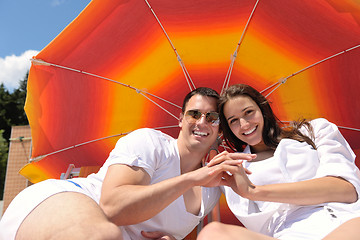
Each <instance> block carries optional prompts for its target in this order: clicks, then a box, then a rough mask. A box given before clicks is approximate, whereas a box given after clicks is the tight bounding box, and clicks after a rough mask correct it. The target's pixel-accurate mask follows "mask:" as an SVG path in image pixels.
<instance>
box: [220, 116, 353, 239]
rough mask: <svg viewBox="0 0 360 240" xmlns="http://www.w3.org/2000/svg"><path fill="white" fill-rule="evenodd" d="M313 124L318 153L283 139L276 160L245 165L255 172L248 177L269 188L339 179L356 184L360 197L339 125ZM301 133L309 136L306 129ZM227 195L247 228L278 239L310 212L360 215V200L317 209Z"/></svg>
mask: <svg viewBox="0 0 360 240" xmlns="http://www.w3.org/2000/svg"><path fill="white" fill-rule="evenodd" d="M310 123H311V125H312V127H313V130H314V135H315V141H314V142H315V145H316V147H317V150H314V149H313V148H312V147H311V146H310V145H309V144H307V143H306V142H298V141H296V140H292V139H282V140H281V141H280V143H279V145H278V147H277V148H276V151H275V153H274V156H273V157H271V158H269V159H266V160H262V161H258V162H244V164H243V165H244V167H245V168H247V169H249V170H250V171H251V172H252V174H250V175H248V177H249V179H250V181H251V182H252V183H254V184H255V185H267V184H276V183H291V182H299V181H303V180H308V179H314V178H321V177H325V176H336V177H341V178H344V179H346V180H347V181H349V182H350V183H352V184H353V185H354V187H355V188H356V191H357V193H358V195H359V192H360V172H359V169H358V168H357V167H356V165H355V154H354V152H353V151H352V150H351V148H350V146H349V144H348V143H347V142H346V140H345V139H344V137H343V136H342V135H341V133H340V132H339V130H338V128H337V127H336V125H334V124H333V123H330V122H328V121H327V120H326V119H315V120H313V121H311V122H310ZM301 131H302V132H303V133H304V134H307V135H309V134H308V132H307V130H306V129H305V128H302V129H301ZM244 152H245V153H250V147H249V146H247V147H246V148H245V150H244ZM223 192H224V194H225V196H226V200H227V203H228V205H229V208H230V209H231V211H232V212H233V213H234V214H235V215H236V217H237V218H238V219H239V220H240V221H241V223H242V224H244V226H245V227H246V228H248V229H250V230H253V231H256V232H259V233H263V234H266V235H269V236H276V233H277V232H278V231H283V230H284V228H291V227H292V225H293V223H294V222H295V221H300V220H302V221H303V220H304V219H306V218H307V217H308V215H309V214H308V213H309V212H314V211H317V210H316V209H319V208H324V207H325V208H327V210H328V211H329V212H330V215H329V216H333V217H334V218H335V217H336V218H337V216H335V215H334V214H332V213H331V212H333V211H335V212H339V211H340V212H345V215H347V214H346V213H349V214H348V215H350V216H354V217H355V216H356V214H359V213H360V200H357V202H355V203H352V204H346V203H337V202H332V203H323V204H320V205H317V206H299V205H291V204H286V203H276V202H263V201H251V200H248V199H246V198H242V197H240V196H239V195H238V194H237V193H235V192H234V191H233V190H232V189H231V188H229V187H223ZM340 215H341V214H340ZM348 215H347V219H348V218H349V217H348ZM350 218H351V217H350ZM305 226H306V225H305ZM329 228H331V227H329ZM331 230H332V229H330V230H329V231H331ZM302 231H307V229H306V228H305V229H303V230H302Z"/></svg>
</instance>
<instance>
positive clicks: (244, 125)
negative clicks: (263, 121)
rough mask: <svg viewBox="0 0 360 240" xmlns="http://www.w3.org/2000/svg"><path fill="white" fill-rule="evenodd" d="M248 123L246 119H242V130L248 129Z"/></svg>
mask: <svg viewBox="0 0 360 240" xmlns="http://www.w3.org/2000/svg"><path fill="white" fill-rule="evenodd" d="M248 123H249V122H248V121H246V119H244V118H240V127H241V128H247V127H248Z"/></svg>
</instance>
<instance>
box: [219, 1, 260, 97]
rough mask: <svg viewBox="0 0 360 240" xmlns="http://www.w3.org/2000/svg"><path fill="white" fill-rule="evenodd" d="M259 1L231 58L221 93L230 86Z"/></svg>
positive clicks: (257, 2)
mask: <svg viewBox="0 0 360 240" xmlns="http://www.w3.org/2000/svg"><path fill="white" fill-rule="evenodd" d="M259 1H260V0H257V1H256V3H255V5H254V7H253V9H252V11H251V13H250V16H249V18H248V20H247V22H246V25H245V27H244V30H243V32H242V34H241V37H240V40H239V42H238V43H237V46H236V49H235V51H234V54H233V55H232V57H231V63H230V66H229V69H228V71H227V73H226V77H225V81H224V84H223V87H222V90H221V92H223V90H224V89H225V88H227V87H228V86H229V83H230V77H231V73H232V70H233V67H234V64H235V60H236V58H237V55H238V53H239V49H240V45H241V43H242V42H243V40H244V37H245V33H246V32H247V30H248V28H249V24H250V21H251V20H252V18H253V16H254V13H255V10H256V8H257V6H258V4H259Z"/></svg>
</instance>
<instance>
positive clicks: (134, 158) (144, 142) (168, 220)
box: [0, 129, 221, 240]
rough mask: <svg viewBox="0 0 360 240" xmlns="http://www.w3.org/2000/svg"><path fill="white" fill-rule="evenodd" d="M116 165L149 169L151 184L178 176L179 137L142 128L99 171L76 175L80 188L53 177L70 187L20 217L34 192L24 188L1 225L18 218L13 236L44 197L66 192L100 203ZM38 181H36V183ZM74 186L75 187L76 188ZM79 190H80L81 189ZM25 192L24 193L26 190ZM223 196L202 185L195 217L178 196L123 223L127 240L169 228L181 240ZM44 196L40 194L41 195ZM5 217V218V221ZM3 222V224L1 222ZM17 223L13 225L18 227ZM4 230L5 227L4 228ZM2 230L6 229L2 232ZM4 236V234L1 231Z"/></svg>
mask: <svg viewBox="0 0 360 240" xmlns="http://www.w3.org/2000/svg"><path fill="white" fill-rule="evenodd" d="M113 164H126V165H129V166H138V167H142V168H144V169H145V170H146V172H147V173H148V174H149V175H150V177H151V184H154V183H157V182H161V181H164V180H166V179H169V178H172V177H176V176H179V175H180V173H181V171H180V157H179V152H178V147H177V140H175V139H173V138H171V137H170V136H168V135H166V134H164V133H162V132H160V131H156V130H152V129H139V130H136V131H134V132H132V133H131V134H128V135H127V136H125V137H123V138H121V139H120V140H119V141H118V142H117V144H116V146H115V148H114V149H113V151H112V152H111V153H110V155H109V157H108V159H107V160H106V162H105V163H104V165H103V166H102V167H101V169H100V170H99V172H98V173H96V174H91V175H89V176H88V177H87V178H74V179H71V181H73V182H75V183H77V184H79V185H80V186H81V188H79V187H76V186H75V184H73V183H68V182H67V181H62V180H51V181H56V183H58V184H59V185H64V184H63V182H67V183H66V185H67V184H68V185H69V188H65V189H63V188H61V189H60V190H58V191H57V190H51V191H50V192H49V194H46V196H42V197H39V198H38V199H37V200H36V201H33V203H29V204H30V206H29V207H27V208H28V210H26V211H24V213H23V214H22V216H21V219H18V218H17V217H15V215H14V214H17V213H19V212H21V211H23V209H22V208H21V205H22V203H23V202H25V200H24V199H27V196H28V195H31V194H32V195H34V193H33V192H32V191H31V190H30V189H29V190H25V191H26V192H27V194H20V195H19V196H18V197H17V198H15V200H14V206H13V207H12V208H11V209H12V210H10V209H9V211H8V210H7V211H6V213H5V214H6V215H9V216H10V215H11V216H12V217H11V218H6V219H9V221H8V220H4V218H5V215H4V217H3V218H2V219H1V223H0V228H1V229H2V228H3V226H10V225H13V224H14V222H12V221H17V223H16V224H15V225H17V226H16V227H13V229H12V231H11V232H12V233H11V234H12V235H11V236H15V233H16V230H17V228H18V227H19V225H20V224H21V222H22V220H23V219H24V218H25V217H26V216H27V215H28V213H29V212H30V211H31V209H33V208H35V207H36V206H37V205H38V204H39V203H40V202H41V201H42V200H44V199H46V198H47V197H49V196H51V195H53V194H55V193H57V192H63V191H80V192H84V194H86V195H88V196H90V197H91V198H92V199H94V200H95V201H96V202H97V203H99V200H100V193H101V186H102V182H103V180H104V177H105V174H106V172H107V169H108V167H109V166H110V165H113ZM48 181H49V180H47V181H45V183H43V185H47V186H49V185H52V184H53V183H51V184H47V183H46V182H48ZM40 184H41V183H40ZM36 185H38V184H35V186H36ZM74 187H75V190H74ZM38 189H39V192H46V190H44V189H43V188H42V187H39V188H38ZM79 189H80V190H79ZM25 191H24V192H25ZM220 195H221V192H220V189H219V188H202V202H201V210H200V213H199V215H198V216H195V215H193V214H191V213H188V212H187V211H186V207H185V203H184V199H183V197H182V196H181V197H179V198H178V199H176V200H175V201H174V202H173V203H172V204H170V205H169V206H168V207H167V208H165V209H164V210H163V211H161V212H160V213H159V214H157V215H156V216H154V217H153V218H151V219H150V220H147V221H145V222H142V223H139V224H136V225H131V226H122V227H120V228H121V229H122V232H123V234H124V239H125V240H127V239H145V238H143V237H142V236H141V231H142V230H144V231H166V232H168V233H170V234H172V235H173V236H174V237H176V238H177V239H182V238H184V237H185V236H186V235H188V234H189V233H190V232H191V231H192V229H193V228H194V227H195V226H196V225H197V224H198V223H199V222H200V221H201V219H203V218H204V217H205V216H206V215H207V214H208V213H209V212H210V211H211V210H212V208H213V207H214V206H215V204H216V203H217V201H218V199H219V197H220ZM40 196H41V195H40ZM3 220H4V221H3ZM1 224H2V225H1ZM15 225H14V226H15ZM3 229H6V228H5V227H4V228H3ZM1 232H3V231H1ZM4 236H6V237H3V238H4V239H13V238H14V237H9V235H4ZM0 237H1V234H0Z"/></svg>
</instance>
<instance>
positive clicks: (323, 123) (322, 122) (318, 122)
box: [309, 118, 338, 132]
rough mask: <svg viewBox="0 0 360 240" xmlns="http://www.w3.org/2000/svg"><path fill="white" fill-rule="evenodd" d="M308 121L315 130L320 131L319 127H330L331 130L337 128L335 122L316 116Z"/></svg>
mask: <svg viewBox="0 0 360 240" xmlns="http://www.w3.org/2000/svg"><path fill="white" fill-rule="evenodd" d="M309 123H310V124H311V126H312V127H313V129H314V131H315V132H317V131H320V130H321V129H332V130H337V129H338V128H337V126H336V124H334V123H332V122H330V121H329V120H327V119H326V118H316V119H313V120H311V121H309Z"/></svg>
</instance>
